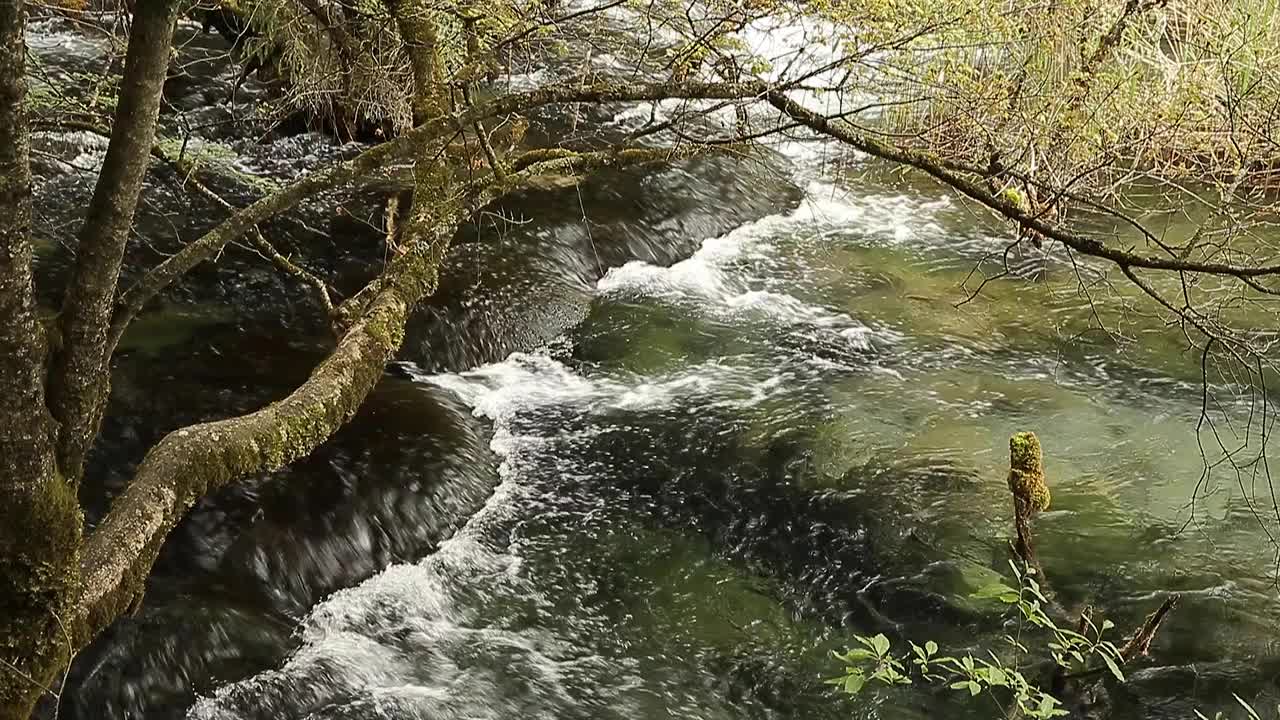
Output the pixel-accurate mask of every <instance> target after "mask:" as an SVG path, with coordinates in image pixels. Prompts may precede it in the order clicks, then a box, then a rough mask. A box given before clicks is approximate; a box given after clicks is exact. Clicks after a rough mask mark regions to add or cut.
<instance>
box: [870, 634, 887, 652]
mask: <svg viewBox="0 0 1280 720" xmlns="http://www.w3.org/2000/svg"><path fill="white" fill-rule="evenodd" d="M871 649H873V650H875V651H876V654H877V655H879V656H880V657H884V656H885V655H887V654H888V653H889V638H887V637H885V636H884V634H880V635H876V636H875V637H873V638H871Z"/></svg>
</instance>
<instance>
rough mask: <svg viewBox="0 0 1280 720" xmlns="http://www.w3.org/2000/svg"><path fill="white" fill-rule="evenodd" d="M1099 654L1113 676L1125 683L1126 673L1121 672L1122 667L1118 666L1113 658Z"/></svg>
mask: <svg viewBox="0 0 1280 720" xmlns="http://www.w3.org/2000/svg"><path fill="white" fill-rule="evenodd" d="M1098 654H1099V655H1101V656H1102V662H1104V663H1106V664H1107V669H1108V670H1110V671H1111V674H1112V675H1114V676H1115V677H1116V680H1119V681H1120V682H1124V673H1122V672H1120V666H1119V665H1117V664H1116V661H1115V660H1112V659H1111V656H1110V655H1107V654H1106V653H1098Z"/></svg>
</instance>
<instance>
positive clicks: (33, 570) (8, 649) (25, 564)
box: [0, 477, 82, 720]
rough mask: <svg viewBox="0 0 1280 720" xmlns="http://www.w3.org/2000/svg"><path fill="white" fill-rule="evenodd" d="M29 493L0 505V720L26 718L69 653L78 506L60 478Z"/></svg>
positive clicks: (37, 485)
mask: <svg viewBox="0 0 1280 720" xmlns="http://www.w3.org/2000/svg"><path fill="white" fill-rule="evenodd" d="M31 488H32V489H31V490H30V492H26V493H15V494H12V495H10V496H9V498H8V499H9V502H7V503H5V504H3V505H0V658H3V659H4V660H5V666H4V667H0V720H11V719H13V720H26V718H27V717H28V716H29V714H30V712H31V708H32V706H33V705H34V704H35V702H36V701H37V700H38V699H39V697H40V695H41V694H42V693H43V691H44V687H47V686H48V685H49V684H50V683H52V681H53V678H54V677H55V676H56V675H57V673H58V671H59V670H61V669H62V668H63V667H65V663H66V659H67V656H68V653H69V652H70V647H69V646H70V633H71V628H70V627H69V626H68V623H69V622H70V621H69V620H68V615H69V613H68V608H69V606H70V602H71V598H72V597H73V594H74V592H75V590H76V587H77V584H78V582H79V567H80V557H79V548H80V537H81V523H82V518H81V514H80V505H79V503H78V502H77V500H76V495H75V491H74V489H73V488H72V486H71V485H70V484H69V483H67V482H65V481H64V480H63V479H62V478H60V477H50V478H45V479H44V480H43V482H39V483H35V484H32V486H31ZM10 665H12V667H9V666H10Z"/></svg>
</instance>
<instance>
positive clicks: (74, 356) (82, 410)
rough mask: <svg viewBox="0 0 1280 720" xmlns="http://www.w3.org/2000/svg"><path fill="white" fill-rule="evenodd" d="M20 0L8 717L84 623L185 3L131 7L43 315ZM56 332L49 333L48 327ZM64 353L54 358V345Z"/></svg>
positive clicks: (12, 50)
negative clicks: (78, 609)
mask: <svg viewBox="0 0 1280 720" xmlns="http://www.w3.org/2000/svg"><path fill="white" fill-rule="evenodd" d="M24 13H25V8H24V7H23V4H22V3H21V2H19V1H17V0H3V2H0V394H2V395H3V397H4V402H3V403H0V720H10V719H21V718H25V717H27V716H28V715H29V713H30V710H31V708H32V706H33V705H34V703H35V702H36V701H37V700H38V698H39V697H40V695H41V694H42V693H44V692H48V691H49V690H48V688H49V686H50V685H51V684H52V683H53V681H54V678H55V677H56V675H57V673H58V672H59V671H60V670H61V669H63V668H65V666H66V662H67V661H68V660H69V659H70V657H71V655H72V654H73V652H74V650H75V649H76V648H77V647H78V646H79V645H78V644H77V642H76V639H75V638H76V637H77V636H83V635H84V634H85V633H84V632H83V629H82V628H81V627H78V626H77V624H76V623H75V622H74V620H73V618H72V615H73V614H74V613H73V611H72V603H73V602H74V599H75V597H76V594H77V593H78V592H79V587H80V567H81V563H80V549H81V535H82V516H81V512H80V507H79V503H78V501H77V488H78V485H79V478H80V474H81V472H82V469H83V464H84V457H85V454H86V453H87V451H88V448H89V447H90V445H91V443H92V441H93V438H94V436H95V435H96V434H97V427H98V423H99V421H100V420H101V415H102V409H103V405H104V404H105V401H106V394H107V388H108V380H109V370H108V368H109V362H108V360H109V356H108V355H107V352H106V346H107V337H108V330H109V327H110V320H111V315H112V311H113V309H114V304H115V288H116V281H117V278H118V277H119V273H120V266H121V261H122V258H123V254H124V244H125V241H126V239H127V237H128V234H129V231H130V228H131V226H132V221H133V213H134V210H135V208H136V207H137V202H138V197H139V195H140V192H141V188H142V181H143V177H144V175H145V173H146V169H147V163H148V158H149V155H150V148H151V145H152V141H153V137H154V133H155V124H156V117H157V115H158V113H159V106H160V95H161V91H162V90H163V86H164V80H165V75H166V71H167V68H168V64H169V52H170V49H171V47H172V39H173V27H174V22H175V20H176V17H177V2H176V0H142V2H139V3H138V4H137V6H136V8H135V12H134V20H133V22H132V24H131V27H130V30H131V32H130V38H129V45H128V49H127V51H126V59H125V67H124V77H123V79H122V83H121V92H120V98H119V102H118V103H117V109H116V121H115V123H114V124H113V128H112V137H111V141H110V143H109V145H108V149H107V155H106V158H105V161H104V164H103V169H102V172H101V174H100V176H99V179H98V185H97V187H96V189H95V192H94V195H93V198H92V200H91V203H90V207H89V211H88V214H87V217H86V219H85V222H84V224H83V229H82V231H81V233H80V238H79V244H78V246H77V249H76V255H77V265H76V269H75V272H74V277H73V279H72V280H71V282H69V283H68V286H67V288H68V291H67V293H66V297H65V301H64V303H63V306H62V308H61V311H60V314H59V319H58V321H57V322H55V323H53V324H52V327H51V328H45V327H44V324H43V323H41V322H40V320H39V318H38V317H37V309H36V303H35V288H34V279H33V273H32V260H33V251H32V244H31V171H30V147H29V138H28V127H27V120H26V117H25V92H26V86H25V85H26V81H25V72H26V68H25V63H24V54H25V43H24ZM49 332H51V333H53V337H54V338H55V339H56V340H57V342H55V343H50V342H48V337H47V333H49ZM51 345H55V346H57V347H59V348H61V350H60V351H59V352H58V353H56V354H55V357H49V355H50V353H48V352H47V349H48V348H49V347H50V346H51Z"/></svg>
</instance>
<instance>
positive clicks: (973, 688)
mask: <svg viewBox="0 0 1280 720" xmlns="http://www.w3.org/2000/svg"><path fill="white" fill-rule="evenodd" d="M980 692H982V686H981V685H979V684H978V683H976V682H974V681H972V680H970V681H969V696H970V697H973V696H976V695H977V694H978V693H980Z"/></svg>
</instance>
